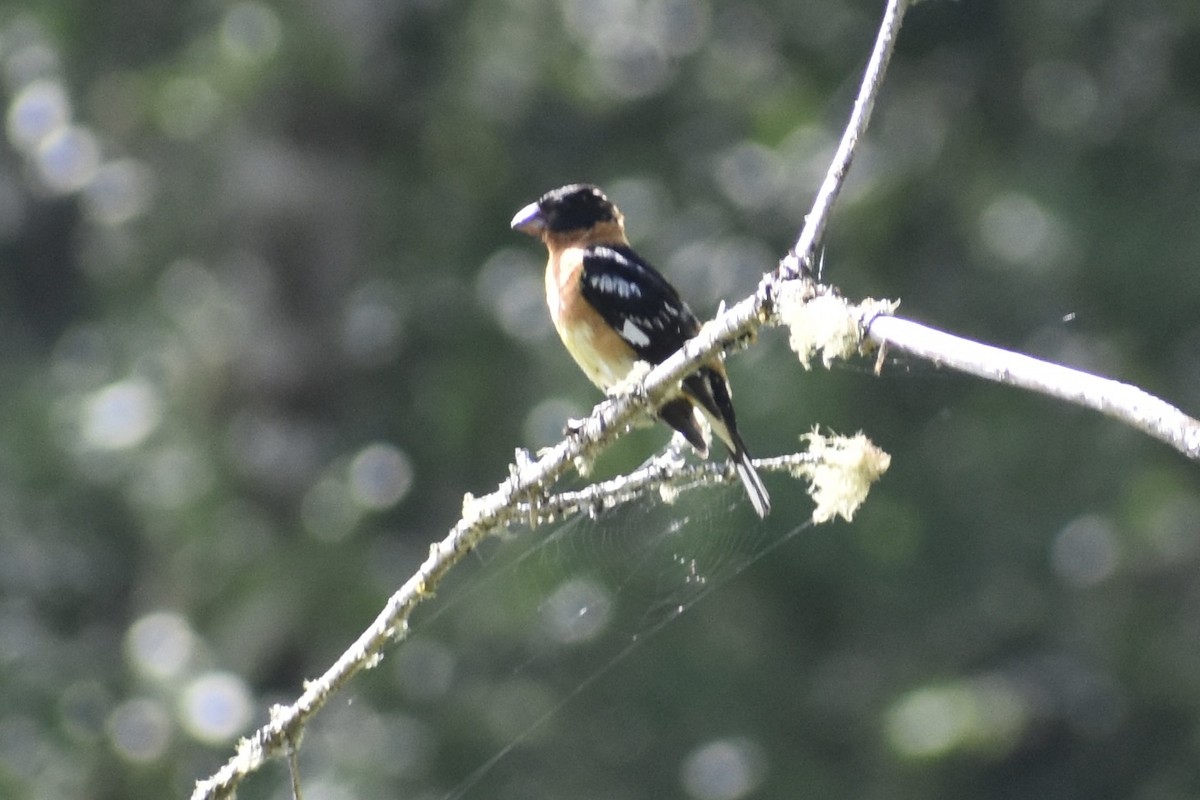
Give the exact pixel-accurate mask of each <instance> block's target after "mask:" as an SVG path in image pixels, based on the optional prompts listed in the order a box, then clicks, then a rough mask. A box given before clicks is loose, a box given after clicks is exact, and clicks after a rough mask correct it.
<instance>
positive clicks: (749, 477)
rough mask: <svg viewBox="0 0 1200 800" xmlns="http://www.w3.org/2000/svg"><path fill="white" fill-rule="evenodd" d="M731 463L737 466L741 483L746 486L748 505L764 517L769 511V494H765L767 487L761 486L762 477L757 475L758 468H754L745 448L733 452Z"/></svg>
mask: <svg viewBox="0 0 1200 800" xmlns="http://www.w3.org/2000/svg"><path fill="white" fill-rule="evenodd" d="M733 463H734V466H735V467H736V468H737V474H738V477H739V478H741V479H742V485H743V486H745V487H746V494H747V495H748V496H749V498H750V505H752V506H754V512H755V513H756V514H758V516H760V517H766V516H767V514H769V513H771V496H770V495H769V494H767V487H766V486H763V482H762V478H760V477H758V470H756V469H754V464H753V462H752V461H751V460H750V454H749V453H747V452H746V448H744V447H739V448H738V449H737V452H735V453H734V454H733Z"/></svg>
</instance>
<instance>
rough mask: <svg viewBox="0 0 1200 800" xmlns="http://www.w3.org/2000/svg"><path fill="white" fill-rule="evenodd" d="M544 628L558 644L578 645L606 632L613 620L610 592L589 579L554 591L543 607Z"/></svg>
mask: <svg viewBox="0 0 1200 800" xmlns="http://www.w3.org/2000/svg"><path fill="white" fill-rule="evenodd" d="M541 611H542V625H543V629H544V630H545V631H546V633H547V634H548V635H549V636H550V637H551V638H552V639H554V640H555V641H559V642H562V643H564V644H577V643H579V642H586V641H588V640H590V639H594V638H596V637H597V636H599V635H600V634H601V633H603V632H604V629H605V628H607V627H608V623H609V621H610V620H611V619H612V598H611V597H610V595H609V592H608V590H607V589H605V588H604V587H603V586H601V585H600V584H598V583H596V582H595V581H593V580H590V579H588V578H573V579H571V580H568V581H566V582H564V583H563V584H561V585H560V586H559V587H558V588H557V589H555V590H554V591H553V592H552V593H551V594H550V596H549V597H547V598H546V602H545V603H543V604H542V608H541Z"/></svg>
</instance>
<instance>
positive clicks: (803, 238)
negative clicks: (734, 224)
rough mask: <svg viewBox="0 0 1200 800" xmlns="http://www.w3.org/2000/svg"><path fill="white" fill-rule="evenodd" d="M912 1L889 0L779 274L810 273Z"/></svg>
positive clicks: (868, 121)
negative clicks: (822, 176) (855, 94)
mask: <svg viewBox="0 0 1200 800" xmlns="http://www.w3.org/2000/svg"><path fill="white" fill-rule="evenodd" d="M908 6H909V0H889V2H888V5H887V8H886V9H885V10H884V12H883V21H882V22H881V23H880V25H879V33H878V34H877V35H876V37H875V47H874V49H872V50H871V59H870V61H868V62H867V69H866V72H865V73H863V80H862V84H861V85H860V86H859V90H858V97H857V98H855V100H854V110H853V111H851V112H850V121H849V122H848V123H847V124H846V130H845V131H844V132H843V133H842V140H841V142H840V143H839V144H838V149H837V152H835V153H834V155H833V161H832V162H831V163H830V165H829V169H828V170H826V172H825V180H824V181H822V182H821V188H820V189H818V190H817V196H816V199H815V200H813V207H812V210H811V211H809V212H808V216H806V217H805V218H804V227H803V228H802V229H801V231H800V238H799V239H797V240H796V244H795V245H794V246H793V247H792V249H791V252H789V253H788V254H787V256H785V257H784V259H783V261H782V263H780V265H779V274H780V276H782V277H784V278H794V277H797V276H799V275H801V274H805V273H808V274H811V270H807V269H806V268H805V267H806V265H810V264H812V263H813V261H814V255H815V253H816V249H817V247H818V246H819V245H820V243H821V239H822V238H823V237H824V235H825V227H826V225H827V224H828V221H829V214H830V212H831V211H832V210H833V204H834V203H835V202H836V201H837V198H838V195H839V194H840V193H841V191H842V185H843V184H844V183H845V182H846V174H847V173H848V172H849V171H850V164H851V162H853V161H854V154H855V152H857V150H858V143H859V140H860V139H862V136H863V134H864V133H865V132H866V130H867V125H868V124H869V123H870V121H871V111H872V110H874V108H875V99H876V98H877V97H878V96H879V91H880V89H881V88H882V87H883V76H884V75H885V74H886V73H887V67H888V64H889V63H890V62H891V59H892V51H893V50H894V49H895V46H896V37H897V36H898V35H899V34H900V23H901V22H902V21H903V20H904V12H905V11H906V10H907V9H908Z"/></svg>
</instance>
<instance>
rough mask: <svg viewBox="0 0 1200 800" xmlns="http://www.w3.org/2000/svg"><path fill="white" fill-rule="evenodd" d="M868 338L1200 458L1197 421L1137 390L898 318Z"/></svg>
mask: <svg viewBox="0 0 1200 800" xmlns="http://www.w3.org/2000/svg"><path fill="white" fill-rule="evenodd" d="M867 335H868V336H869V337H870V338H871V340H872V341H874V342H876V343H877V344H879V345H881V346H886V347H888V348H892V349H895V350H903V351H904V352H906V353H909V354H910V355H914V356H919V357H921V358H924V359H928V360H929V361H932V362H934V363H935V364H937V365H938V366H942V367H950V368H952V369H956V370H959V371H960V372H966V373H969V374H971V375H977V376H979V377H981V378H987V379H988V380H990V381H996V382H997V383H1004V384H1008V385H1009V386H1019V387H1020V388H1022V389H1028V390H1030V391H1033V392H1038V393H1040V394H1045V395H1049V396H1050V397H1057V398H1058V399H1060V400H1065V401H1067V402H1068V403H1074V404H1075V405H1079V406H1083V407H1084V408H1091V409H1094V410H1096V411H1099V412H1100V413H1102V414H1107V415H1108V416H1110V417H1112V418H1113V419H1117V420H1120V421H1121V422H1124V423H1125V424H1126V425H1129V426H1130V427H1133V428H1137V429H1138V430H1140V431H1143V432H1145V433H1148V434H1150V435H1151V436H1153V437H1155V438H1156V439H1161V440H1162V441H1164V442H1166V443H1167V444H1169V445H1171V446H1172V447H1174V448H1175V449H1177V450H1179V451H1180V452H1181V453H1183V454H1184V455H1186V456H1187V457H1188V458H1191V459H1193V460H1200V422H1197V421H1196V420H1194V419H1192V418H1191V417H1189V416H1188V415H1187V414H1184V413H1183V412H1182V411H1180V410H1179V409H1178V408H1175V407H1174V406H1172V405H1170V404H1169V403H1167V402H1165V401H1163V400H1160V399H1159V398H1157V397H1155V396H1154V395H1152V394H1149V393H1148V392H1145V391H1143V390H1141V389H1139V388H1137V387H1136V386H1131V385H1129V384H1128V383H1121V382H1120V381H1115V380H1112V379H1110V378H1101V377H1099V376H1097V375H1092V374H1089V373H1087V372H1081V371H1079V370H1077V369H1071V368H1069V367H1064V366H1060V365H1058V364H1051V363H1050V362H1047V361H1041V360H1039V359H1036V358H1033V357H1031V356H1026V355H1021V354H1020V353H1013V352H1010V351H1008V350H1001V349H1000V348H998V347H992V346H991V345H986V344H980V343H979V342H973V341H971V340H970V339H964V338H962V337H959V336H952V335H951V334H949V333H943V332H942V331H939V330H935V329H933V328H930V327H927V326H925V325H921V324H919V323H916V322H911V321H909V320H906V319H901V318H899V317H890V316H878V317H875V318H874V319H873V320H871V321H870V322H869V323H868V324H867Z"/></svg>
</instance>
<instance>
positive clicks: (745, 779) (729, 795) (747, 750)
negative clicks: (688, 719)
mask: <svg viewBox="0 0 1200 800" xmlns="http://www.w3.org/2000/svg"><path fill="white" fill-rule="evenodd" d="M765 777H766V758H765V756H764V755H763V750H762V747H761V746H759V745H758V744H757V743H756V742H753V741H751V740H749V739H746V738H743V737H734V738H729V739H718V740H716V741H713V742H709V743H707V744H704V745H702V746H701V747H698V748H696V749H695V750H693V751H692V752H691V753H689V754H688V756H687V757H686V758H685V759H684V760H683V766H682V768H681V769H680V775H679V779H680V782H681V783H682V784H683V788H684V790H685V791H687V793H688V795H689V796H691V797H694V798H696V800H737V798H739V797H745V796H746V795H748V794H750V793H751V792H753V791H754V790H755V789H756V788H758V786H759V784H761V783H762V781H763V779H764V778H765Z"/></svg>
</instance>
